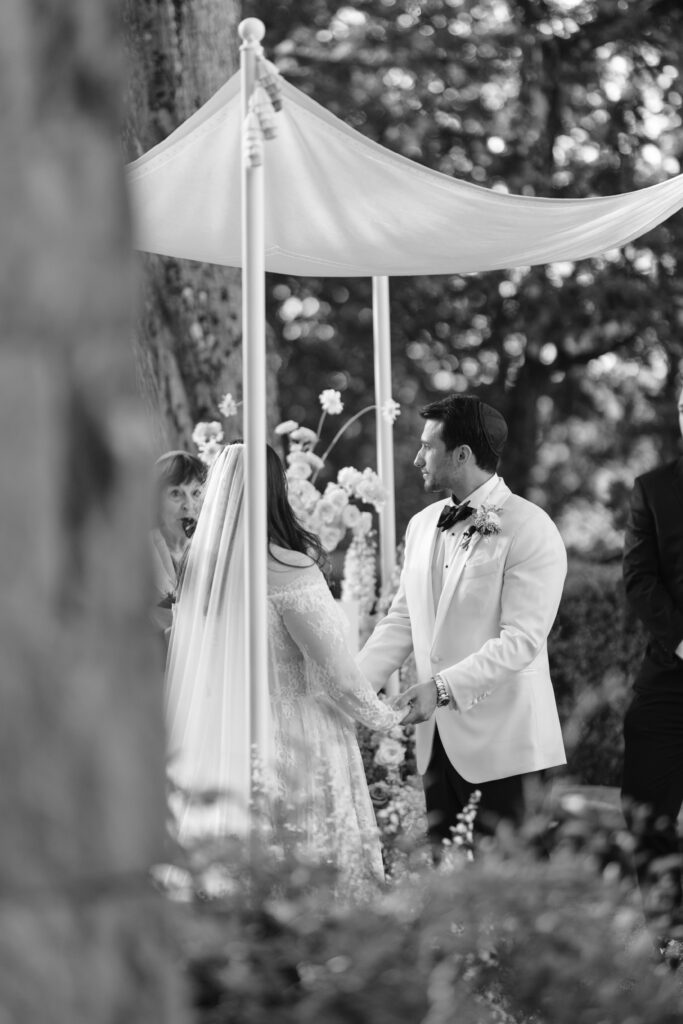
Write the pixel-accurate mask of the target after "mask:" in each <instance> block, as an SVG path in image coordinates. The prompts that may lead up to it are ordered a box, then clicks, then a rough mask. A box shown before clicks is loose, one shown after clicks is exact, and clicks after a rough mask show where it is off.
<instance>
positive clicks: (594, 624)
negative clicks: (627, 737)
mask: <svg viewBox="0 0 683 1024" xmlns="http://www.w3.org/2000/svg"><path fill="white" fill-rule="evenodd" d="M644 646H645V639H644V634H643V630H642V628H641V627H640V625H639V624H638V622H637V621H636V620H635V618H634V616H633V615H632V613H631V612H630V611H629V609H628V608H627V605H626V597H625V594H624V587H623V583H622V580H621V566H620V565H619V563H614V562H612V563H608V564H600V563H591V562H579V561H573V562H571V563H570V567H569V572H568V575H567V582H566V584H565V589H564V594H563V597H562V602H561V604H560V609H559V612H558V616H557V619H556V622H555V625H554V627H553V630H552V632H551V634H550V637H549V640H548V652H549V656H550V671H551V677H552V680H553V685H554V688H555V695H556V698H557V702H558V707H559V711H560V718H561V720H562V729H563V734H564V738H565V743H566V745H567V751H568V761H569V766H568V768H569V772H570V773H571V775H572V776H573V777H574V778H575V779H576V780H577V781H578V782H580V783H583V784H588V785H603V786H618V785H619V782H620V776H621V764H622V756H623V745H622V735H621V729H622V723H623V718H624V712H625V710H626V707H627V705H628V702H629V700H630V689H631V685H632V683H633V678H634V676H635V673H636V671H637V669H638V667H639V664H640V661H641V658H642V653H643V650H644Z"/></svg>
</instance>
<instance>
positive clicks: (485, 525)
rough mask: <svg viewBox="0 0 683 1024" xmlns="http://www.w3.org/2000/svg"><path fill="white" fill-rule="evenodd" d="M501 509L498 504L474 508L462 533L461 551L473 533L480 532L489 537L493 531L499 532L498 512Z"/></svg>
mask: <svg viewBox="0 0 683 1024" xmlns="http://www.w3.org/2000/svg"><path fill="white" fill-rule="evenodd" d="M502 511H503V509H502V506H500V505H480V506H479V508H478V509H476V511H475V513H474V516H473V518H472V522H471V524H470V526H468V527H467V529H466V530H465V533H464V534H463V538H462V544H461V545H460V546H461V548H462V549H463V551H467V549H468V547H469V546H470V544H471V543H472V538H473V537H474V535H475V533H480V534H481V535H482V537H491V536H493V534H495V533H500V513H501V512H502Z"/></svg>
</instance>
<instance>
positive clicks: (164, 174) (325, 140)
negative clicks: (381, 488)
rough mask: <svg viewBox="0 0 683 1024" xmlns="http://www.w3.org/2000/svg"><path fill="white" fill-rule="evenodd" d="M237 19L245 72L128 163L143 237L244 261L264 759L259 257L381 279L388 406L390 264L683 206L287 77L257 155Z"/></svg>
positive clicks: (251, 543) (153, 245)
mask: <svg viewBox="0 0 683 1024" xmlns="http://www.w3.org/2000/svg"><path fill="white" fill-rule="evenodd" d="M239 31H240V36H241V38H242V46H241V48H240V52H241V75H240V76H234V77H233V78H232V79H230V81H229V82H227V83H226V85H224V86H223V87H222V88H221V89H219V90H218V92H217V93H216V94H215V95H214V96H213V97H212V98H211V99H210V100H209V102H208V103H206V104H205V105H204V106H203V107H202V108H201V109H200V110H198V111H197V112H196V113H195V114H194V115H193V116H192V117H190V118H189V119H188V120H187V121H186V122H185V123H184V124H182V125H181V126H180V127H179V128H178V129H176V131H175V132H173V133H172V134H171V135H170V136H169V137H168V138H167V139H166V140H165V141H164V142H162V143H160V144H159V145H157V146H155V147H154V148H153V149H152V150H150V151H149V152H148V153H146V154H144V155H143V156H142V157H140V158H139V159H138V160H136V161H135V162H134V163H132V164H130V165H129V167H128V174H127V180H128V188H129V195H130V204H131V209H132V215H133V233H134V241H135V245H136V248H138V249H141V250H145V251H148V252H156V253H159V254H162V255H166V256H172V257H177V258H180V259H192V260H198V261H200V262H207V263H216V264H221V265H224V266H233V267H240V266H241V267H242V268H243V289H242V291H243V321H244V322H243V364H244V387H243V393H244V428H245V429H244V434H245V441H246V444H247V458H246V459H245V499H246V504H247V508H248V509H249V510H250V512H249V515H248V516H247V537H246V541H247V545H246V546H247V560H246V574H245V586H246V603H247V623H248V634H249V635H248V639H247V648H248V653H247V671H248V676H249V681H250V688H251V708H250V712H249V719H250V720H249V722H248V723H245V728H246V730H247V731H248V733H249V734H250V735H251V738H252V742H253V744H254V746H255V748H256V751H257V752H258V753H259V754H260V756H261V757H262V758H263V759H264V760H265V761H266V762H267V761H268V758H269V743H270V741H269V723H268V719H269V697H268V679H267V676H268V664H267V645H266V644H264V642H263V640H264V637H263V631H264V630H265V629H266V625H265V624H266V622H267V607H266V541H267V533H266V518H265V515H266V514H265V508H266V487H265V440H266V437H265V405H266V395H265V331H264V312H265V310H264V306H265V288H264V271H265V270H270V271H273V272H277V273H283V274H295V275H306V276H320V277H372V278H373V303H374V307H375V309H374V324H375V376H376V382H375V387H376V396H377V404H378V405H380V404H381V403H382V401H383V400H385V399H386V398H389V397H390V359H389V319H388V281H387V277H388V276H400V275H418V274H453V273H473V272H477V271H486V270H499V269H504V268H507V267H514V266H528V265H532V264H539V263H549V262H553V261H559V260H577V259H583V258H586V257H590V256H596V255H599V254H600V253H602V252H605V251H606V250H608V249H612V248H615V247H617V246H621V245H624V244H625V243H626V242H628V241H630V240H631V239H633V238H636V237H637V236H639V235H642V234H643V233H645V232H646V231H648V230H649V229H650V228H652V227H654V226H655V225H656V224H659V223H661V221H663V220H665V219H666V218H667V217H669V216H670V215H671V214H672V213H675V212H676V211H677V210H678V209H680V208H681V206H683V175H679V176H677V177H676V178H672V179H671V180H669V181H666V182H662V183H660V184H657V185H653V186H651V187H649V188H645V189H642V190H640V191H639V192H633V193H627V194H624V195H618V196H610V197H592V198H589V199H537V198H534V197H527V196H511V195H508V194H506V193H501V192H496V191H492V190H490V189H486V188H482V187H480V186H476V185H470V184H467V183H465V182H461V181H457V180H455V179H452V178H449V177H447V176H446V175H443V174H439V173H437V172H435V171H431V170H428V169H426V168H423V167H421V166H419V165H418V164H415V163H413V162H412V161H410V160H407V159H405V158H404V157H401V156H397V155H396V154H395V153H391V152H390V151H388V150H386V149H384V148H383V147H382V146H379V145H377V144H376V143H374V142H371V141H369V140H368V139H366V138H365V137H364V136H362V135H360V134H359V133H358V132H356V131H354V130H353V129H351V128H349V127H348V126H347V125H345V124H344V123H343V122H342V121H340V120H339V119H338V118H335V117H334V116H333V115H332V114H330V113H329V112H328V111H326V110H324V109H323V108H322V107H320V106H319V105H318V104H317V103H315V102H313V101H312V100H310V99H309V98H308V97H306V96H305V95H304V94H303V93H301V92H299V91H298V90H297V89H295V88H293V87H292V86H291V85H288V84H287V83H285V82H281V83H280V88H281V93H282V100H283V109H282V111H281V113H280V114H278V134H277V137H276V138H274V139H271V140H270V141H268V143H267V145H266V147H265V153H264V160H263V162H262V161H261V160H260V159H259V160H253V159H252V155H251V154H250V145H252V144H253V140H254V134H253V122H254V118H255V109H254V106H253V104H254V101H255V83H256V79H257V75H258V62H259V60H260V58H261V53H262V51H261V46H260V41H261V39H262V38H263V35H264V31H265V28H264V26H263V24H262V23H261V22H260V21H258V20H257V19H254V18H250V19H247V20H246V21H244V22H242V24H241V25H240V27H239ZM245 125H246V127H247V131H246V132H245ZM249 132H251V133H252V134H251V136H250V135H249ZM257 133H258V128H257ZM250 140H251V141H250ZM259 145H260V143H257V148H258V146H259ZM243 152H244V153H245V154H247V156H248V157H249V158H248V159H246V160H245V159H243ZM263 163H265V165H266V166H263ZM377 434H378V468H379V470H380V475H381V476H383V478H384V480H385V483H386V484H387V485H388V486H389V487H390V488H391V489H392V490H393V487H392V485H393V462H392V457H391V427H390V426H389V425H388V424H386V423H384V422H383V421H382V420H381V418H380V417H378V420H377ZM380 526H381V527H386V528H385V529H383V534H382V548H383V550H382V553H381V554H382V571H383V579H386V578H387V569H388V568H390V566H391V559H392V557H393V549H394V522H393V494H392V501H391V507H390V509H388V510H385V513H384V514H383V516H381V517H380Z"/></svg>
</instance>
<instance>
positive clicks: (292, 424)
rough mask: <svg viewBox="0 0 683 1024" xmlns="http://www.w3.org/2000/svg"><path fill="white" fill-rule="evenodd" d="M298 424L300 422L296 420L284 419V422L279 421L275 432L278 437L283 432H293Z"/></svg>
mask: <svg viewBox="0 0 683 1024" xmlns="http://www.w3.org/2000/svg"><path fill="white" fill-rule="evenodd" d="M298 426H299V424H298V423H297V422H296V420H284V421H283V422H282V423H278V425H277V426H276V428H275V433H276V434H277V435H278V437H282V436H283V434H291V433H292V431H293V430H296V428H297V427H298Z"/></svg>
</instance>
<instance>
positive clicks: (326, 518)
mask: <svg viewBox="0 0 683 1024" xmlns="http://www.w3.org/2000/svg"><path fill="white" fill-rule="evenodd" d="M318 515H319V516H320V522H321V523H325V524H326V525H327V526H332V525H333V524H334V526H335V528H336V529H339V522H338V520H339V509H338V508H337V506H336V505H335V504H334V503H333V502H331V501H329V499H328V498H321V499H320V501H319V502H318Z"/></svg>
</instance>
